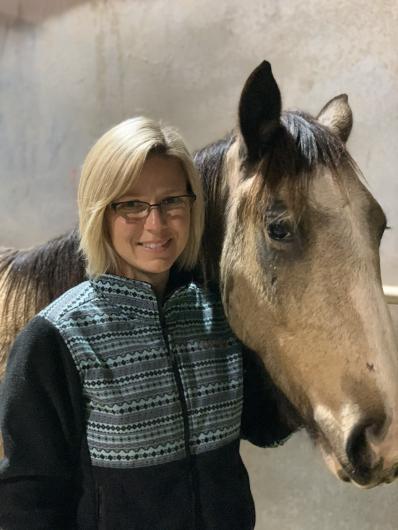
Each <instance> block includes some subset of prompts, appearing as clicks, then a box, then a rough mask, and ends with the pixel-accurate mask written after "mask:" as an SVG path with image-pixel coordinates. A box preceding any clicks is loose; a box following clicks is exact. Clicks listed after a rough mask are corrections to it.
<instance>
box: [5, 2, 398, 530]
mask: <svg viewBox="0 0 398 530" xmlns="http://www.w3.org/2000/svg"><path fill="white" fill-rule="evenodd" d="M397 27H398V4H397V3H396V2H395V1H394V0H385V1H379V2H373V1H371V0H363V1H359V0H351V1H350V2H348V1H343V0H334V1H333V2H330V1H328V0H308V1H307V2H301V1H298V0H285V1H283V2H282V1H277V0H268V1H264V0H263V1H258V0H246V1H245V2H242V1H241V0H228V1H227V0H219V1H217V2H215V1H214V0H195V1H193V0H184V1H183V0H167V1H166V0H129V1H123V0H114V1H108V2H106V1H103V0H96V1H86V2H85V1H83V0H81V1H79V0H52V1H51V2H48V1H45V0H19V1H17V0H0V160H1V164H0V245H10V246H26V245H31V244H36V243H38V242H41V241H43V240H45V239H47V238H49V237H51V236H55V235H58V234H59V233H61V232H62V231H64V230H67V229H69V228H70V227H71V226H72V225H73V224H74V223H75V222H76V208H75V203H74V196H75V189H76V183H77V179H78V173H79V166H80V164H81V162H82V160H83V158H84V155H85V153H86V152H87V150H88V148H89V147H90V145H91V144H92V143H93V142H94V141H95V139H96V138H97V137H98V136H99V135H100V134H101V133H102V132H104V131H105V130H106V129H107V128H109V127H110V126H111V125H112V124H114V123H116V122H118V121H120V120H122V119H124V118H126V117H128V116H131V115H133V114H137V113H145V114H148V115H151V116H154V117H158V118H162V119H163V120H165V121H167V122H169V123H172V124H174V125H176V126H177V127H179V128H180V130H181V131H182V132H183V134H184V136H185V137H186V139H187V140H188V143H189V144H190V145H191V147H192V148H196V147H200V146H201V145H203V144H204V143H207V142H209V141H211V140H214V139H217V138H218V137H220V136H221V135H223V134H224V133H225V132H226V131H227V130H228V129H230V128H231V127H232V126H233V125H234V121H235V116H236V106H237V101H238V97H239V93H240V90H241V87H242V84H243V82H244V80H245V79H246V76H247V75H248V73H249V72H250V71H251V70H252V68H253V67H254V66H256V65H257V64H258V63H259V62H260V61H261V60H262V59H264V58H266V59H268V60H269V61H270V62H271V63H272V65H273V70H274V74H275V76H276V78H277V79H278V81H279V84H280V87H281V90H282V93H283V97H284V105H285V107H290V108H291V107H298V108H302V109H305V110H308V111H310V112H312V113H316V112H317V111H318V110H319V109H320V108H321V107H322V106H323V104H324V103H325V102H326V101H327V100H328V99H330V98H332V97H333V96H335V95H337V94H339V93H342V92H346V93H348V94H349V97H350V101H351V105H352V108H353V111H354V119H355V125H354V130H353V134H352V138H351V139H350V141H349V146H350V150H351V153H352V154H353V155H354V158H355V159H356V160H357V162H358V163H359V165H360V167H361V168H362V169H363V171H364V174H365V176H366V178H367V180H368V183H369V187H370V188H371V190H372V191H373V193H374V195H375V196H376V197H377V199H378V200H379V202H380V203H381V204H382V206H383V208H384V210H385V211H386V213H387V216H388V218H389V224H390V225H391V226H392V227H393V230H390V231H389V232H387V233H386V235H385V237H384V239H383V243H382V249H381V254H382V269H383V277H384V281H385V283H389V284H398V272H397V268H396V264H397V262H398V237H397V233H398V232H397V229H396V228H395V227H396V226H397V225H398V208H397V199H398V179H397V177H396V175H397V169H396V168H397V166H398V150H397V147H396V143H397V130H398V129H397V126H398V112H397V108H398V62H397V60H396V53H397V49H398V31H397ZM396 313H397V312H396ZM396 321H397V323H398V315H397V316H396ZM243 453H244V458H245V460H246V461H247V463H248V466H249V470H250V475H251V480H252V484H253V489H254V492H255V497H256V504H257V512H258V525H257V529H258V530H264V529H267V530H268V529H283V530H285V529H286V530H287V529H294V530H298V529H300V530H312V529H313V530H315V529H316V530H319V529H320V528H322V529H333V530H335V529H357V528H358V529H359V528H360V529H361V530H365V529H366V530H367V529H369V530H370V529H372V530H374V529H379V528H380V529H383V530H386V529H393V528H396V527H397V523H396V521H397V516H398V509H397V507H396V506H397V505H396V495H397V485H391V486H388V487H381V488H378V489H376V490H372V491H369V492H364V491H360V490H357V489H354V488H353V487H351V486H347V485H344V484H341V483H339V482H337V481H336V480H335V479H334V478H332V477H331V476H329V474H328V472H327V471H326V470H325V468H324V466H323V464H322V463H321V462H320V459H319V456H318V455H317V453H316V452H315V451H313V450H312V448H311V447H310V446H309V443H308V442H307V441H306V438H305V436H304V435H296V436H294V437H293V438H292V439H291V441H290V442H288V443H287V444H286V446H285V447H283V448H281V449H273V450H267V451H264V450H257V449H254V448H252V447H248V446H245V447H244V450H243Z"/></svg>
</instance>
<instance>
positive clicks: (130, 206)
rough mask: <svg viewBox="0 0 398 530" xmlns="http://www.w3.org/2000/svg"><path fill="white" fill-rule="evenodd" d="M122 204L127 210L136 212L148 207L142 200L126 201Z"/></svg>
mask: <svg viewBox="0 0 398 530" xmlns="http://www.w3.org/2000/svg"><path fill="white" fill-rule="evenodd" d="M121 206H122V208H124V209H125V210H128V211H134V212H140V211H142V210H145V209H146V204H145V203H144V202H141V201H126V202H125V203H123V204H122V205H121Z"/></svg>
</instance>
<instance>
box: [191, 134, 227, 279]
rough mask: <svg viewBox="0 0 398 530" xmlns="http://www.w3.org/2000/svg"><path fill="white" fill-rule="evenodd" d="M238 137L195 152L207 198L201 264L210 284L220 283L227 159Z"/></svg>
mask: <svg viewBox="0 0 398 530" xmlns="http://www.w3.org/2000/svg"><path fill="white" fill-rule="evenodd" d="M235 139H236V135H235V134H234V133H233V132H230V133H228V134H227V135H226V136H225V137H224V138H222V139H221V140H218V141H216V142H214V143H211V144H208V145H206V146H205V147H203V148H202V149H200V150H199V151H197V152H196V153H194V161H195V165H196V167H197V169H198V171H199V173H200V175H201V177H202V185H203V193H204V198H205V229H204V233H203V240H202V251H201V260H200V261H201V265H202V270H203V271H204V276H205V279H206V280H207V281H209V282H210V283H212V282H217V279H218V262H219V254H220V249H221V245H222V240H223V237H224V215H223V214H224V211H225V202H226V200H227V196H226V188H225V184H226V182H225V179H224V178H223V177H225V172H224V171H223V167H224V161H225V157H226V155H227V153H228V150H229V148H230V147H231V145H232V144H233V143H234V142H235Z"/></svg>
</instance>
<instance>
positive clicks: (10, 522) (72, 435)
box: [0, 317, 83, 530]
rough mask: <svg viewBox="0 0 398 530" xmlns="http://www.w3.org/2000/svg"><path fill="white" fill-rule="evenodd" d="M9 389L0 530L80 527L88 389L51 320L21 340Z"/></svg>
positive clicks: (0, 424)
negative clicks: (77, 523) (80, 473)
mask: <svg viewBox="0 0 398 530" xmlns="http://www.w3.org/2000/svg"><path fill="white" fill-rule="evenodd" d="M2 387H3V388H2V392H1V401H0V432H1V435H2V438H3V444H4V458H3V459H2V460H1V461H0V499H1V502H0V528H1V529H2V530H39V529H40V530H50V529H51V530H54V529H57V530H63V529H68V530H69V529H71V528H74V524H75V523H74V517H75V516H74V512H75V506H76V498H75V497H76V491H77V490H78V488H77V487H76V485H75V476H76V475H77V467H78V462H79V454H80V445H81V438H82V432H83V412H82V397H81V384H80V378H79V375H78V372H77V369H76V367H75V364H74V362H73V359H72V358H71V355H70V353H69V351H68V349H67V347H66V345H65V343H64V341H63V339H62V337H61V335H60V334H59V332H58V331H57V329H56V328H55V327H54V326H52V324H50V323H49V322H48V321H47V320H45V319H44V318H42V317H35V318H34V319H33V320H32V321H31V322H30V323H29V324H28V325H27V326H26V327H25V328H24V330H23V331H22V332H21V333H20V334H19V335H18V337H17V339H16V341H15V343H14V345H13V347H12V349H11V352H10V356H9V361H8V366H7V372H6V376H5V380H4V383H3V385H2ZM0 449H1V439H0Z"/></svg>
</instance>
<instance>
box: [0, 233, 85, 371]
mask: <svg viewBox="0 0 398 530" xmlns="http://www.w3.org/2000/svg"><path fill="white" fill-rule="evenodd" d="M84 278H85V268H84V262H83V258H82V256H81V254H80V252H79V239H78V234H77V230H72V231H71V232H68V233H67V234H64V235H62V236H60V237H56V238H54V239H51V240H50V241H48V242H46V243H44V244H42V245H38V246H36V247H33V248H31V249H27V250H15V249H0V289H1V297H2V299H1V310H0V318H1V322H2V329H1V332H0V379H1V376H2V372H3V371H4V367H3V364H5V357H6V354H7V350H8V347H9V345H10V343H11V342H12V341H13V340H14V338H15V335H16V334H17V333H18V332H19V330H20V329H21V328H22V327H23V326H24V325H25V324H26V322H27V321H28V320H30V319H31V318H32V317H33V316H34V315H35V314H36V313H37V312H38V311H40V310H41V309H42V308H43V307H45V306H46V305H48V304H49V303H50V302H51V301H52V300H54V299H55V298H56V297H57V296H59V295H60V294H62V293H63V292H64V291H66V290H67V289H69V288H70V287H73V286H74V285H76V284H77V283H80V282H81V281H82V280H83V279H84Z"/></svg>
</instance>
